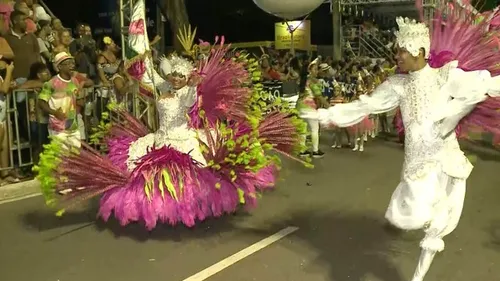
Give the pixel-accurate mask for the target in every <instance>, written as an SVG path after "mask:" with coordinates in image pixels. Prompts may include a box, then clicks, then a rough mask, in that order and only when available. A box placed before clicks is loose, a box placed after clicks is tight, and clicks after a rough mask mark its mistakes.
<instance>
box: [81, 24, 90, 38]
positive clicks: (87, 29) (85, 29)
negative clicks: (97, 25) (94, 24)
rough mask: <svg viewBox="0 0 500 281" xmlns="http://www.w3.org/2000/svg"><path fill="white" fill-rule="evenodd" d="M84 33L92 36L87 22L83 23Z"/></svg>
mask: <svg viewBox="0 0 500 281" xmlns="http://www.w3.org/2000/svg"><path fill="white" fill-rule="evenodd" d="M83 30H84V34H85V35H87V36H92V28H91V27H90V25H88V24H84V25H83Z"/></svg>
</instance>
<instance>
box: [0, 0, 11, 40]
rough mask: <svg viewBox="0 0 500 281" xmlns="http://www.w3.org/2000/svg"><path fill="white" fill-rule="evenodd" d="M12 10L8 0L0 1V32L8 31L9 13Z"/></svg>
mask: <svg viewBox="0 0 500 281" xmlns="http://www.w3.org/2000/svg"><path fill="white" fill-rule="evenodd" d="M13 10H14V8H13V6H12V3H11V2H10V1H1V2H0V34H2V35H4V34H6V33H7V32H8V31H9V26H10V13H12V11H13Z"/></svg>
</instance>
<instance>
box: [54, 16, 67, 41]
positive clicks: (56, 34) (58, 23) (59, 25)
mask: <svg viewBox="0 0 500 281" xmlns="http://www.w3.org/2000/svg"><path fill="white" fill-rule="evenodd" d="M51 27H52V36H53V37H54V39H55V42H54V44H53V45H54V46H59V44H60V39H59V33H60V32H62V31H63V30H64V29H65V28H64V26H63V25H62V22H61V20H60V19H58V18H52V21H51Z"/></svg>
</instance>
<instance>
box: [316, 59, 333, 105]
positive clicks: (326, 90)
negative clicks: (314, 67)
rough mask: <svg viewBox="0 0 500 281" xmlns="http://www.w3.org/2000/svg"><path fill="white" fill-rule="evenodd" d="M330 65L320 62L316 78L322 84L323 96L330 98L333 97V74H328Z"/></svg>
mask: <svg viewBox="0 0 500 281" xmlns="http://www.w3.org/2000/svg"><path fill="white" fill-rule="evenodd" d="M331 69H332V67H331V66H330V65H328V64H327V63H321V64H320V65H319V67H318V80H319V82H320V83H321V84H322V86H323V87H322V89H323V96H324V97H326V98H327V99H328V100H330V99H331V98H332V97H333V76H332V75H331V74H330V70H331Z"/></svg>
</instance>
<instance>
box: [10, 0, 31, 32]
mask: <svg viewBox="0 0 500 281" xmlns="http://www.w3.org/2000/svg"><path fill="white" fill-rule="evenodd" d="M14 11H18V12H21V13H22V14H24V15H25V19H24V21H25V22H26V32H28V33H34V32H36V22H35V14H34V13H33V11H32V10H31V9H30V8H29V7H28V5H27V4H26V2H23V1H20V2H16V4H14ZM11 17H12V15H11Z"/></svg>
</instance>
